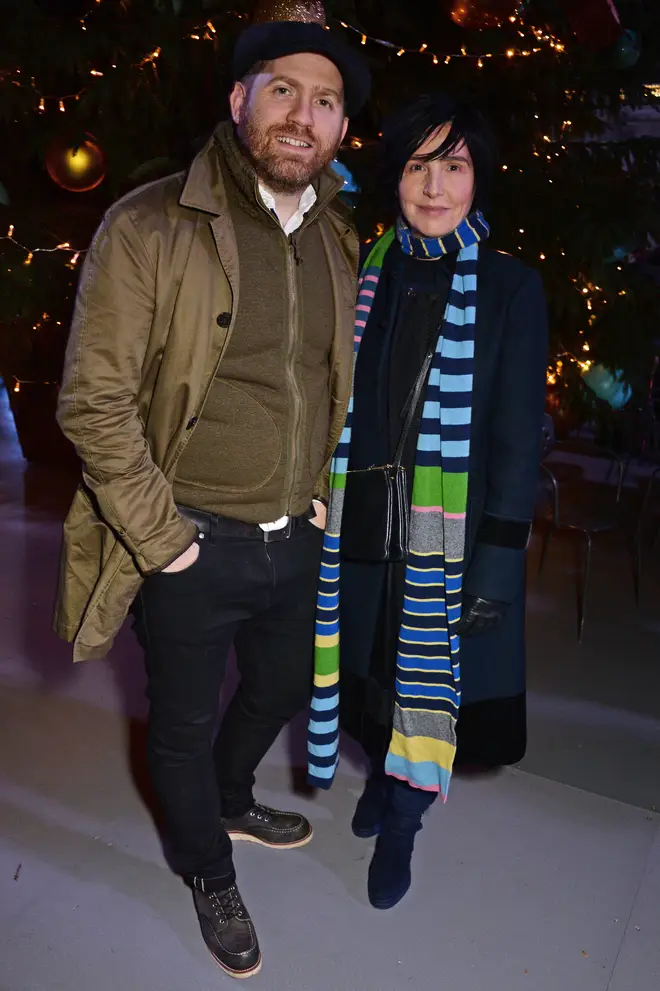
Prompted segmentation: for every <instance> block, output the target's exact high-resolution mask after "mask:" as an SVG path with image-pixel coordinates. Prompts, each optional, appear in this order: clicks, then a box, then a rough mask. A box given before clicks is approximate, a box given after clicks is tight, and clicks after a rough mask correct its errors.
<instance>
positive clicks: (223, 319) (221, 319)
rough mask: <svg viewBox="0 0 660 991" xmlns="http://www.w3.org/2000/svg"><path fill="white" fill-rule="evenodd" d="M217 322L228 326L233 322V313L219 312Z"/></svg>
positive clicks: (219, 325) (222, 325)
mask: <svg viewBox="0 0 660 991" xmlns="http://www.w3.org/2000/svg"><path fill="white" fill-rule="evenodd" d="M215 322H216V323H217V325H218V327H225V328H227V327H228V326H229V324H230V323H231V313H219V314H218V316H217V318H216V321H215Z"/></svg>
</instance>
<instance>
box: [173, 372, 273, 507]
mask: <svg viewBox="0 0 660 991" xmlns="http://www.w3.org/2000/svg"><path fill="white" fill-rule="evenodd" d="M281 456H282V441H281V436H280V431H279V428H278V426H277V423H276V422H275V420H274V418H273V416H272V415H271V413H270V412H269V411H268V410H267V409H266V407H265V406H264V405H263V404H262V403H260V402H259V401H258V400H257V399H255V398H254V397H253V396H251V395H250V394H249V393H248V392H246V391H244V390H243V389H240V388H238V386H235V385H232V384H231V383H229V382H222V381H219V380H217V379H216V381H215V382H214V383H213V386H212V387H211V391H210V393H209V396H208V398H207V400H206V403H205V406H204V411H203V413H202V415H201V417H200V420H199V423H198V424H197V426H196V427H195V432H194V433H193V435H192V437H191V439H190V440H189V442H188V444H187V446H186V448H185V450H184V452H183V454H182V455H181V459H180V460H179V463H178V466H177V478H178V480H179V481H180V482H182V483H183V484H184V485H185V484H188V485H194V486H195V487H197V488H203V489H204V488H205V489H209V490H214V491H218V490H221V491H225V492H234V493H239V492H251V491H254V490H255V489H259V488H261V487H262V486H264V485H266V484H267V483H268V482H269V481H270V479H271V478H272V477H273V475H274V474H275V472H276V471H277V468H278V466H279V464H280V459H281Z"/></svg>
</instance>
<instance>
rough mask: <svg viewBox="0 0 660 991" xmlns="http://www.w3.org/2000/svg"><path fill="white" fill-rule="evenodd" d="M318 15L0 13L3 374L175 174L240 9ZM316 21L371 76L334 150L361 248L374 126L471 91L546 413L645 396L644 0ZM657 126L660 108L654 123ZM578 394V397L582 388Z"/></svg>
mask: <svg viewBox="0 0 660 991" xmlns="http://www.w3.org/2000/svg"><path fill="white" fill-rule="evenodd" d="M314 6H316V7H318V6H319V4H318V3H316V4H313V3H311V2H310V3H305V2H294V0H291V2H289V0H277V2H272V0H271V2H268V0H265V2H261V3H258V4H257V3H255V2H251V0H244V2H241V0H237V2H236V3H235V4H234V6H233V7H232V8H231V9H230V8H228V7H227V6H226V5H224V4H222V3H221V2H217V0H84V2H83V0H80V2H79V0H71V2H65V0H0V8H1V9H2V12H3V13H4V15H5V16H4V19H3V20H4V24H5V28H6V30H5V32H4V34H3V37H2V39H1V40H0V140H1V141H2V146H3V149H4V154H3V158H2V164H1V165H0V225H2V227H3V228H4V229H0V236H3V235H4V237H3V240H1V241H0V279H1V288H0V374H3V375H4V377H5V380H6V381H7V382H9V381H10V378H11V377H12V376H13V377H15V378H16V379H17V380H18V381H19V383H20V381H25V380H28V381H35V380H36V381H44V382H45V381H49V382H50V381H56V380H57V376H58V374H59V369H60V366H61V360H62V354H63V347H64V342H65V340H66V332H67V325H68V321H69V318H70V312H71V306H72V300H73V295H74V292H75V284H76V280H77V270H78V267H79V264H80V261H81V259H82V257H83V252H84V250H85V248H86V246H87V244H88V243H89V239H90V237H91V234H92V232H93V230H94V228H95V227H96V225H97V223H98V221H99V219H100V217H101V215H102V213H103V211H104V210H105V209H106V207H107V206H108V205H109V204H110V202H112V201H113V200H114V199H115V198H117V197H118V196H119V195H121V194H122V193H123V192H125V191H127V190H128V189H130V188H132V187H134V186H137V185H139V184H141V183H143V182H147V181H150V180H151V179H153V178H157V177H159V176H161V175H165V174H167V173H168V172H173V171H176V170H177V169H179V168H183V167H185V165H186V163H187V162H188V161H189V160H190V158H191V157H192V156H193V155H194V153H195V150H196V149H197V148H198V147H199V145H200V144H201V143H202V142H203V141H204V140H205V139H206V137H207V136H208V134H209V132H210V131H211V130H212V128H213V126H214V125H215V123H216V122H217V121H218V120H219V119H221V118H222V117H224V116H225V115H226V93H227V92H228V89H229V86H230V84H231V75H230V70H229V67H230V64H231V50H232V47H233V44H234V42H235V39H236V37H237V36H238V33H239V32H240V31H241V30H243V29H244V28H245V26H246V25H247V23H248V22H249V19H250V17H252V16H254V15H255V8H257V16H260V17H262V18H263V17H270V16H273V17H284V16H287V14H288V13H290V14H291V16H300V13H301V11H303V10H304V9H305V8H310V7H314ZM325 8H326V11H327V14H328V25H329V27H330V28H331V30H333V31H337V32H339V33H341V34H342V35H343V36H344V37H345V39H346V40H347V41H349V43H352V44H354V45H356V46H357V47H358V48H360V50H361V51H362V52H363V54H364V56H365V57H366V58H367V59H368V60H369V62H370V65H371V67H372V70H373V73H374V95H373V99H372V102H371V105H370V106H369V107H368V109H367V110H366V111H364V112H363V113H362V115H361V116H360V118H358V119H357V120H355V121H352V122H351V127H350V130H349V135H348V137H347V140H346V144H345V147H344V148H343V149H342V150H341V152H340V159H341V160H342V162H343V163H344V164H345V165H347V166H348V168H349V169H350V170H351V172H352V173H353V174H354V176H355V177H356V180H357V183H358V185H359V186H360V187H361V189H362V193H361V195H360V196H359V197H358V199H357V207H356V220H357V223H358V226H359V228H360V231H361V234H362V236H363V238H365V239H368V238H370V237H374V236H375V235H376V234H377V232H378V231H379V230H381V229H382V227H383V225H385V224H387V223H389V222H390V221H391V219H392V218H391V216H388V214H387V208H386V205H384V204H383V203H382V202H381V199H380V196H379V188H378V182H377V181H375V177H376V176H377V165H378V160H377V159H378V146H377V141H378V134H379V130H380V127H381V122H382V119H383V117H384V116H385V115H387V114H388V113H389V112H391V111H392V110H394V109H395V108H396V107H397V106H399V105H400V104H401V103H403V102H405V101H406V100H408V99H410V98H413V97H414V96H416V95H418V94H419V93H421V92H424V91H428V90H430V89H434V88H447V89H449V90H451V91H452V92H454V93H456V94H458V95H463V96H465V97H467V98H470V99H475V100H477V101H478V102H479V103H480V104H481V105H482V106H483V108H484V109H485V111H486V113H487V114H488V116H489V118H490V119H491V121H492V123H493V126H494V129H495V131H496V133H497V135H498V139H499V144H500V149H501V161H500V165H499V167H498V173H497V177H496V183H495V188H494V195H493V201H492V205H491V209H490V211H489V221H490V223H491V226H492V230H493V235H492V242H491V243H492V245H493V246H494V247H496V248H498V249H500V250H503V251H508V252H510V253H512V254H514V255H518V256H519V257H521V258H522V259H523V260H525V261H526V262H528V263H529V264H531V265H533V266H535V267H537V268H539V269H540V270H541V272H542V275H543V278H544V282H545V286H546V290H547V294H548V300H549V304H550V311H551V327H552V354H551V365H550V368H549V372H548V381H549V402H550V403H551V405H553V406H554V408H555V410H556V412H557V415H558V418H560V419H561V418H562V417H563V418H564V419H567V421H568V422H569V423H571V424H576V423H578V422H579V421H580V420H584V419H587V418H590V417H592V416H593V415H594V409H595V407H597V409H598V410H601V411H602V409H604V408H605V409H608V410H610V407H609V406H607V407H606V406H604V404H602V403H601V402H599V400H597V399H596V395H595V393H594V391H593V390H595V391H596V393H599V394H601V395H603V396H607V397H608V398H609V399H610V401H611V404H612V405H613V406H617V405H620V404H621V403H622V402H623V400H625V399H626V397H627V396H628V395H629V389H628V386H629V385H630V386H632V387H633V388H634V390H635V398H634V400H633V401H632V402H631V405H633V404H634V403H635V402H637V404H639V403H640V402H643V394H644V390H645V388H646V387H647V382H648V378H649V375H650V372H651V367H652V361H653V355H654V354H656V353H657V352H658V345H657V338H658V337H660V333H659V332H658V329H657V327H658V323H659V321H658V317H659V315H660V314H659V307H658V291H657V285H656V284H655V283H654V281H653V280H652V279H650V278H649V277H648V275H646V274H645V273H644V271H643V266H641V265H640V264H639V263H638V261H637V260H638V258H639V256H640V253H643V252H644V251H646V250H648V249H649V248H650V247H652V246H653V245H654V243H655V241H660V210H659V204H658V196H657V188H658V173H659V171H660V141H659V140H658V139H657V138H653V137H652V136H644V134H639V133H635V134H628V132H627V130H626V127H625V126H623V124H622V121H624V122H625V120H628V119H630V117H631V115H633V114H634V111H635V108H643V107H649V108H650V107H660V100H659V98H658V97H659V93H660V87H658V86H657V85H656V86H654V85H653V84H654V83H659V82H660V57H659V56H660V41H659V39H660V5H658V4H656V3H654V2H652V0H616V4H615V3H614V2H613V0H527V2H524V3H518V2H515V0H417V2H416V3H415V4H413V5H411V4H410V3H409V2H405V0H388V2H387V3H382V2H381V0H334V2H333V0H328V2H327V3H326V4H325ZM659 119H660V115H659ZM585 383H587V384H589V383H590V384H591V388H588V387H587V385H586V384H585Z"/></svg>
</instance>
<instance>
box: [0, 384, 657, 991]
mask: <svg viewBox="0 0 660 991" xmlns="http://www.w3.org/2000/svg"><path fill="white" fill-rule="evenodd" d="M11 431H12V427H11V420H10V418H9V416H8V413H7V410H6V397H5V396H4V395H3V394H2V393H1V392H0V712H1V717H0V991H60V989H62V991H64V989H66V991H118V989H121V988H124V989H126V991H206V989H211V988H214V987H229V986H230V985H231V983H232V982H231V981H230V979H229V978H226V977H225V976H224V975H223V974H222V973H221V972H220V971H219V970H218V969H217V968H216V967H215V965H214V964H213V961H212V960H211V958H210V956H209V955H208V953H207V951H206V949H205V947H204V944H203V942H202V940H201V937H200V934H199V929H198V926H197V921H196V918H195V915H194V912H193V910H192V904H191V899H190V896H189V894H188V892H187V891H186V890H185V889H184V888H183V887H182V885H181V884H180V882H179V881H178V880H177V879H176V878H175V877H174V876H172V874H171V873H170V872H169V871H168V869H167V867H166V865H165V862H164V859H163V855H162V852H161V848H160V843H159V840H158V837H157V834H156V831H155V829H154V827H153V824H152V820H151V818H150V815H149V812H148V811H147V807H146V805H145V803H144V801H143V797H142V796H143V795H144V794H145V789H146V788H147V785H146V780H145V775H144V765H143V762H142V759H141V754H142V747H141V745H142V740H143V732H144V729H143V720H144V711H145V704H144V698H143V688H144V684H143V674H142V667H141V659H140V656H139V652H138V651H137V650H136V648H135V646H134V644H133V642H132V638H131V635H130V633H129V632H128V631H126V632H125V633H124V634H122V636H121V638H120V641H119V642H118V644H117V646H116V648H115V650H114V651H113V654H112V657H111V658H110V659H109V660H108V661H106V662H96V663H92V664H85V665H77V666H75V667H74V666H73V665H71V663H70V660H69V649H68V648H67V646H66V645H64V644H60V643H59V642H58V641H57V640H56V639H55V638H54V636H53V635H52V634H51V633H50V630H49V623H50V608H51V602H52V596H53V587H54V578H55V574H56V569H57V553H58V527H59V520H60V517H61V506H62V502H63V499H64V495H65V493H66V487H67V482H66V480H62V479H58V478H57V477H55V476H53V475H52V474H51V473H49V472H44V471H41V472H40V471H35V470H33V469H30V470H29V471H28V472H27V474H26V473H25V466H24V463H23V462H22V461H21V459H20V456H19V451H18V448H17V445H16V443H15V438H14V437H13V436H12V432H11ZM551 554H552V557H551V560H550V566H549V569H548V574H547V576H546V577H545V578H544V580H543V582H542V583H541V585H540V586H539V585H537V584H536V581H535V580H534V581H530V688H531V697H530V749H529V754H528V756H527V758H526V759H525V762H524V764H523V767H522V768H518V769H511V770H507V771H504V772H502V773H501V774H500V775H498V776H495V777H489V778H479V779H471V780H467V779H460V780H456V781H455V782H454V784H453V786H452V792H451V795H450V799H449V802H448V804H447V805H446V807H444V808H441V807H439V806H437V807H436V808H434V810H433V812H432V814H431V815H430V816H429V819H428V822H427V825H426V827H425V829H424V831H423V832H422V833H421V834H420V839H419V844H418V850H417V853H416V860H415V882H414V887H413V890H412V891H411V893H410V894H409V896H408V897H407V898H406V899H405V901H404V902H403V903H402V904H401V905H400V906H399V907H398V908H396V909H394V910H393V911H391V912H384V913H378V912H376V911H374V910H373V909H371V908H370V907H369V905H368V903H367V900H366V892H365V879H366V871H367V867H368V863H369V856H370V851H371V845H372V844H371V843H369V842H364V841H360V840H357V839H356V838H355V837H353V835H352V834H351V832H350V828H349V821H350V816H351V813H352V808H353V805H354V801H355V798H356V796H357V794H359V790H360V785H361V770H360V768H359V764H358V763H357V762H356V761H354V760H353V759H352V756H351V755H347V756H346V757H345V759H344V760H343V762H342V765H341V769H340V773H339V776H338V780H337V782H336V785H335V787H334V789H333V790H332V791H330V792H328V793H323V794H319V795H317V796H316V797H314V798H306V797H303V796H301V795H300V794H297V793H296V794H294V793H292V787H291V773H290V765H291V763H292V762H293V763H294V764H300V763H301V760H302V741H301V728H302V727H301V726H300V725H298V726H297V727H294V728H293V729H292V731H291V732H290V733H287V734H286V735H285V736H284V737H283V738H282V740H281V741H280V742H278V744H277V745H276V747H275V748H274V749H273V751H272V752H271V754H270V755H269V757H268V759H267V762H266V763H265V765H264V767H263V768H262V771H261V774H260V781H259V784H260V792H259V794H260V797H262V798H263V799H264V800H265V801H266V802H268V803H270V804H275V805H280V806H282V805H285V806H288V807H291V808H295V809H301V810H304V811H305V813H306V814H307V815H308V816H309V818H310V819H311V820H312V821H313V824H314V827H315V832H316V835H315V839H314V842H313V843H312V844H310V846H308V847H306V848H304V849H303V850H300V851H295V852H290V853H279V854H278V853H273V852H271V851H268V850H264V849H261V848H258V847H254V846H252V845H247V844H246V845H243V846H240V845H238V844H237V847H236V860H237V865H238V871H239V876H240V884H241V890H242V892H243V894H244V897H245V899H246V902H247V904H248V905H249V907H250V909H251V912H252V914H253V917H254V919H255V922H256V924H257V927H258V931H259V934H260V939H261V944H262V949H263V953H264V966H263V970H262V973H261V974H260V975H259V976H258V977H256V978H254V979H253V980H252V981H251V985H250V986H252V987H254V988H255V991H258V989H264V991H266V989H267V991H285V989H286V991H400V989H407V988H410V989H412V991H436V989H438V991H444V989H445V988H447V989H452V991H658V988H660V815H658V814H656V812H655V808H656V807H657V808H658V809H659V810H660V612H659V611H658V609H657V605H654V604H655V603H657V601H658V590H659V588H660V568H658V567H657V562H656V563H655V564H654V563H653V562H651V563H649V565H648V567H647V571H646V578H645V583H646V585H645V596H644V598H645V603H646V604H645V605H643V606H642V608H641V609H639V610H636V609H635V608H634V605H633V600H632V593H631V590H630V588H629V587H628V585H629V581H628V576H627V575H626V574H625V567H624V563H623V561H624V559H623V557H622V556H621V555H620V554H619V552H618V550H617V548H616V547H615V546H614V545H613V544H612V545H604V547H603V548H602V549H601V553H600V555H599V556H598V558H597V562H596V564H595V568H596V570H595V573H594V582H593V588H592V592H591V602H592V608H591V611H590V615H589V617H588V626H587V637H586V639H585V644H584V645H583V646H582V647H581V648H580V647H578V646H577V644H576V642H575V633H574V626H575V615H574V602H573V598H572V585H571V576H572V570H571V567H572V564H571V558H570V556H569V555H568V554H567V549H566V548H565V547H564V546H563V545H562V544H561V543H558V544H557V546H556V547H555V548H554V549H553V551H551Z"/></svg>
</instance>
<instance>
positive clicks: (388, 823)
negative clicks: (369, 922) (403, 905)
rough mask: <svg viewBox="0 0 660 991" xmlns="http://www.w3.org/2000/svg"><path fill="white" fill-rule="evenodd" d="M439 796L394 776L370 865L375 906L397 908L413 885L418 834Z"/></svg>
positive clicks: (371, 891) (370, 888)
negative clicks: (413, 863) (430, 808)
mask: <svg viewBox="0 0 660 991" xmlns="http://www.w3.org/2000/svg"><path fill="white" fill-rule="evenodd" d="M435 798H436V794H435V792H427V791H421V790H420V789H418V788H412V787H411V786H410V785H408V784H406V783H405V782H403V781H396V780H395V779H393V780H392V785H391V790H390V800H389V803H388V807H387V811H386V813H385V816H384V819H383V822H382V826H381V830H380V836H379V837H378V841H377V843H376V850H375V852H374V856H373V860H372V861H371V865H370V867H369V880H368V884H367V890H368V894H369V901H370V902H371V904H372V905H373V907H374V908H379V909H388V908H393V907H394V906H395V905H397V904H398V903H399V902H400V901H401V899H402V898H403V897H404V896H405V894H406V893H407V891H408V889H409V888H410V884H411V878H412V875H411V866H410V865H411V860H412V855H413V850H414V847H415V836H416V835H417V833H418V832H419V831H420V829H421V828H422V816H423V815H424V813H425V812H426V810H427V809H428V808H429V807H430V806H431V805H432V804H433V802H434V801H435Z"/></svg>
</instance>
